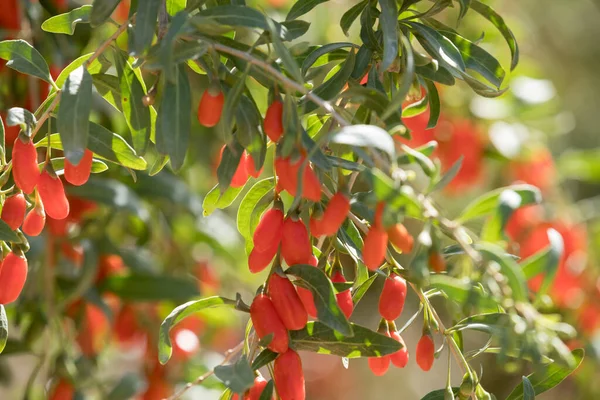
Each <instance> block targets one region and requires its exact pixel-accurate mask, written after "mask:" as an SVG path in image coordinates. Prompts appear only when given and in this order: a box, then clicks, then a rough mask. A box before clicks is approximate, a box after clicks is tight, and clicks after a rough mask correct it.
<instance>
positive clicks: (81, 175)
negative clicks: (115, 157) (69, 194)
mask: <svg viewBox="0 0 600 400" xmlns="http://www.w3.org/2000/svg"><path fill="white" fill-rule="evenodd" d="M93 156H94V153H92V152H91V151H90V150H88V149H86V150H85V153H83V158H82V159H81V161H79V164H77V165H73V164H71V163H70V162H69V160H67V159H66V158H65V179H66V180H67V182H69V183H70V184H72V185H75V186H81V185H83V184H84V183H86V182H87V181H88V179H89V178H90V173H91V172H92V162H93Z"/></svg>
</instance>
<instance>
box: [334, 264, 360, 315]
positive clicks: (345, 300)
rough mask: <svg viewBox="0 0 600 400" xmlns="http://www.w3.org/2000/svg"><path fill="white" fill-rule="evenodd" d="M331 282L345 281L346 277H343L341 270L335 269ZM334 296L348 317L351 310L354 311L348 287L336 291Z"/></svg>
mask: <svg viewBox="0 0 600 400" xmlns="http://www.w3.org/2000/svg"><path fill="white" fill-rule="evenodd" d="M331 282H337V283H344V282H346V278H345V277H344V274H343V273H342V271H339V270H338V271H335V272H334V273H333V274H332V275H331ZM335 297H336V298H337V303H338V306H339V307H340V309H341V310H342V312H343V313H344V315H345V316H346V318H350V316H351V315H352V311H354V303H352V293H351V292H350V289H348V290H344V291H343V292H340V293H337V294H336V295H335Z"/></svg>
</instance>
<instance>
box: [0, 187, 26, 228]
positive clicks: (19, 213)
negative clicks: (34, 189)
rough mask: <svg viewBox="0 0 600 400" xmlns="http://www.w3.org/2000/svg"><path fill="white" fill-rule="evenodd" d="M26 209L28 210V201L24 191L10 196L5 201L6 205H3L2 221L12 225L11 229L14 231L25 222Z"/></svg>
mask: <svg viewBox="0 0 600 400" xmlns="http://www.w3.org/2000/svg"><path fill="white" fill-rule="evenodd" d="M25 211H27V202H26V201H25V196H23V193H18V194H15V195H14V196H10V197H8V198H7V199H6V200H5V201H4V205H3V206H2V214H1V218H2V221H4V222H6V224H7V225H8V226H10V229H12V230H13V231H14V230H15V229H18V228H19V227H20V226H21V224H22V223H23V219H24V218H25Z"/></svg>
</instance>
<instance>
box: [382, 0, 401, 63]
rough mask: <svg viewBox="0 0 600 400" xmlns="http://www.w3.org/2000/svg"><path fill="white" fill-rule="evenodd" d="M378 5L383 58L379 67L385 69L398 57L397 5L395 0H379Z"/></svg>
mask: <svg viewBox="0 0 600 400" xmlns="http://www.w3.org/2000/svg"><path fill="white" fill-rule="evenodd" d="M379 5H380V6H381V15H380V16H379V25H380V26H381V31H382V33H383V59H382V60H381V64H380V66H379V69H380V71H387V69H388V68H389V67H390V66H391V65H392V64H393V63H394V61H395V60H396V57H398V6H397V4H396V0H379Z"/></svg>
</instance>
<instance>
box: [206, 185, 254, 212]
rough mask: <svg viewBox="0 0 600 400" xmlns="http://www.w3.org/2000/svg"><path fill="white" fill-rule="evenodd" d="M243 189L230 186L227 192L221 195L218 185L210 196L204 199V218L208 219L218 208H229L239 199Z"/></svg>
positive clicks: (209, 193)
mask: <svg viewBox="0 0 600 400" xmlns="http://www.w3.org/2000/svg"><path fill="white" fill-rule="evenodd" d="M242 189H244V188H243V187H237V188H232V187H231V186H230V187H228V188H227V190H225V192H223V193H221V189H220V188H219V185H216V186H215V187H214V188H212V189H211V190H210V192H208V194H207V195H206V197H205V198H204V202H203V203H202V208H203V209H204V211H203V214H204V216H205V217H208V216H209V215H210V214H212V213H213V212H214V211H215V210H216V209H217V208H220V209H223V208H227V207H229V206H230V205H231V203H233V201H234V200H235V199H236V198H237V196H238V194H240V192H241V191H242Z"/></svg>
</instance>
